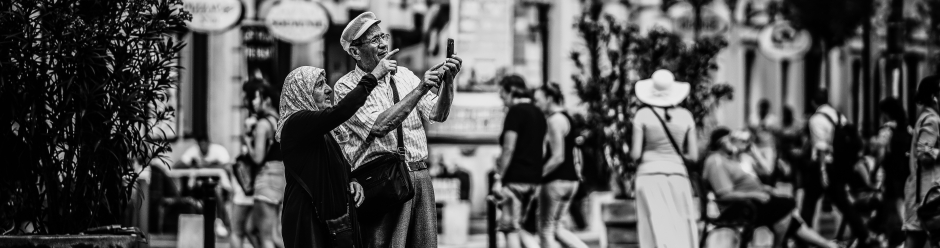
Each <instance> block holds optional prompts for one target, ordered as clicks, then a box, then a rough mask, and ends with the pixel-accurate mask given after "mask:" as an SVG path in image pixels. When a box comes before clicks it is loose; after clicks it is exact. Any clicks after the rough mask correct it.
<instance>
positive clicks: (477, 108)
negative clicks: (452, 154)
mask: <svg viewBox="0 0 940 248" xmlns="http://www.w3.org/2000/svg"><path fill="white" fill-rule="evenodd" d="M504 109H505V107H503V103H502V101H500V99H499V96H497V95H496V94H494V93H460V94H458V96H457V97H456V98H455V99H454V103H453V105H452V106H451V109H450V116H449V117H448V118H447V121H445V122H442V123H435V124H432V125H430V126H429V128H428V137H429V138H437V139H449V140H464V141H478V142H496V141H497V139H499V134H500V132H501V131H502V128H503V120H504V118H505V115H506V113H505V110H504Z"/></svg>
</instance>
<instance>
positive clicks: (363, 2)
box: [346, 0, 369, 10]
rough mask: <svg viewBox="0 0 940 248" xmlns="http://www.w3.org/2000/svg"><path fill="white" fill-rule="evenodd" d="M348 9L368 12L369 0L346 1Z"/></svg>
mask: <svg viewBox="0 0 940 248" xmlns="http://www.w3.org/2000/svg"><path fill="white" fill-rule="evenodd" d="M346 8H349V9H352V10H366V9H368V8H369V0H346Z"/></svg>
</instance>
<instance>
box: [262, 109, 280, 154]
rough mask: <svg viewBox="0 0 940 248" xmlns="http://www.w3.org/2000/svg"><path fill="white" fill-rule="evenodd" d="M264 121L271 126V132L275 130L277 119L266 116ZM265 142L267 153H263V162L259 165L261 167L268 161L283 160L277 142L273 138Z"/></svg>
mask: <svg viewBox="0 0 940 248" xmlns="http://www.w3.org/2000/svg"><path fill="white" fill-rule="evenodd" d="M265 120H267V121H268V123H270V124H271V128H272V129H271V130H274V129H275V128H277V118H274V116H268V117H265ZM265 142H266V143H267V147H268V151H267V152H265V153H264V162H263V163H261V164H262V165H263V164H265V163H267V162H268V161H282V160H283V159H284V158H283V157H281V143H280V142H277V139H275V138H274V137H271V138H268V140H266V141H265Z"/></svg>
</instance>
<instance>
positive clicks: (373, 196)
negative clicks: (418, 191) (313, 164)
mask: <svg viewBox="0 0 940 248" xmlns="http://www.w3.org/2000/svg"><path fill="white" fill-rule="evenodd" d="M389 83H390V86H391V87H392V95H393V97H394V101H395V103H398V101H399V98H398V88H397V87H395V81H394V80H392V79H391V78H389ZM395 134H396V135H397V137H396V138H397V139H398V151H397V152H384V153H382V154H380V155H379V156H378V157H376V158H375V159H374V160H372V161H369V162H368V163H365V164H363V165H362V166H359V168H357V169H356V170H355V171H353V172H352V177H353V178H355V179H356V180H357V181H359V184H361V185H362V188H363V189H364V190H365V194H364V195H365V200H364V201H363V202H362V205H360V206H359V208H357V210H356V212H358V214H359V216H361V219H362V220H375V219H377V217H381V216H382V215H383V214H385V213H386V212H388V211H389V210H391V209H393V206H398V205H400V204H404V203H405V202H407V201H409V200H411V198H414V195H415V188H414V183H413V182H412V181H411V175H410V174H409V173H408V164H407V161H406V160H405V136H404V132H403V131H402V127H401V124H399V125H398V128H397V129H396V130H395ZM370 143H371V139H367V141H366V142H365V143H364V144H363V146H361V148H360V149H363V150H364V149H366V148H368V147H369V144H370ZM360 154H362V151H360ZM353 159H356V158H353Z"/></svg>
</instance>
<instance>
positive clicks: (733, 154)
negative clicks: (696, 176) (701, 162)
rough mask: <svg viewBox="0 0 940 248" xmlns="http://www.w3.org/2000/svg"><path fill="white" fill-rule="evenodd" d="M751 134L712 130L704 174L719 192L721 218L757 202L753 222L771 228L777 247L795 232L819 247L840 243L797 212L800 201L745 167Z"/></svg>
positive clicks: (754, 205)
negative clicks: (743, 159) (805, 220)
mask: <svg viewBox="0 0 940 248" xmlns="http://www.w3.org/2000/svg"><path fill="white" fill-rule="evenodd" d="M748 138H749V137H748V135H747V134H746V133H745V132H735V133H733V134H732V133H731V131H730V130H728V129H726V128H719V129H718V130H715V131H713V132H712V135H711V139H710V141H709V150H710V152H711V154H710V155H709V156H708V158H706V159H705V168H704V171H703V173H702V176H703V177H704V178H705V180H706V181H707V183H708V185H709V186H711V189H712V191H713V192H714V193H715V197H716V200H717V202H718V206H719V209H720V212H721V214H720V216H719V219H731V218H738V217H739V216H737V214H741V213H744V212H746V211H741V209H742V208H746V207H747V206H748V205H753V207H754V209H755V210H756V219H755V221H756V223H751V224H754V226H755V227H759V226H766V227H769V228H771V230H773V232H774V247H783V245H784V241H785V240H786V239H787V238H789V237H791V236H794V235H795V238H798V239H800V240H803V241H805V242H808V243H810V244H813V245H815V246H817V247H839V246H838V244H836V243H834V242H831V241H828V240H826V239H825V238H823V237H822V236H820V235H819V233H817V232H816V231H814V230H812V229H810V228H809V227H808V226H806V223H805V222H804V221H803V220H802V219H800V217H799V216H798V215H796V213H795V212H794V209H795V208H796V202H795V201H794V200H793V199H792V198H786V197H782V196H778V195H775V194H774V193H773V189H772V188H771V187H769V186H767V185H764V184H762V183H761V181H760V180H759V178H758V177H757V176H756V175H755V174H753V173H749V172H748V171H747V170H746V168H743V167H746V166H749V165H743V164H742V163H741V158H742V157H743V154H744V153H745V152H746V150H745V148H747V145H748Z"/></svg>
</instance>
